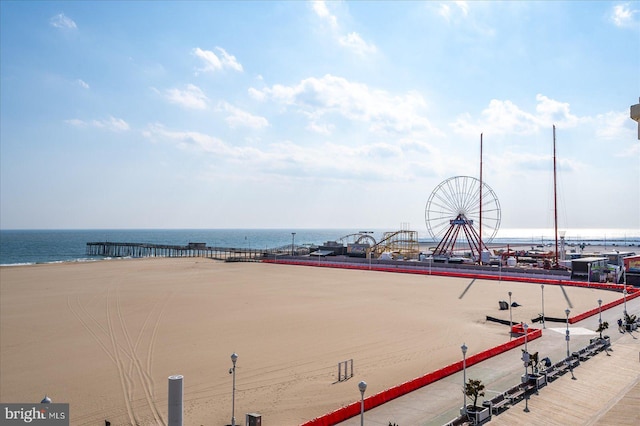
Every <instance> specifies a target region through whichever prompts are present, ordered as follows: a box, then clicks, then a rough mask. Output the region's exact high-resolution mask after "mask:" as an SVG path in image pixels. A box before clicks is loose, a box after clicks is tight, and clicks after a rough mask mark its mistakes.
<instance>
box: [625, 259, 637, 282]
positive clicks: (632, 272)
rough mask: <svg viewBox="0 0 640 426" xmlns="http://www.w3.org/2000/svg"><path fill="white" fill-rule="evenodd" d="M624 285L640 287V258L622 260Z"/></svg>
mask: <svg viewBox="0 0 640 426" xmlns="http://www.w3.org/2000/svg"><path fill="white" fill-rule="evenodd" d="M624 269H625V275H626V283H627V284H631V285H633V286H636V287H640V256H630V257H625V258H624Z"/></svg>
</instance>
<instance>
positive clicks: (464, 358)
mask: <svg viewBox="0 0 640 426" xmlns="http://www.w3.org/2000/svg"><path fill="white" fill-rule="evenodd" d="M460 349H462V414H467V393H466V392H465V390H466V389H465V387H466V386H467V345H465V344H464V343H463V344H462V346H460Z"/></svg>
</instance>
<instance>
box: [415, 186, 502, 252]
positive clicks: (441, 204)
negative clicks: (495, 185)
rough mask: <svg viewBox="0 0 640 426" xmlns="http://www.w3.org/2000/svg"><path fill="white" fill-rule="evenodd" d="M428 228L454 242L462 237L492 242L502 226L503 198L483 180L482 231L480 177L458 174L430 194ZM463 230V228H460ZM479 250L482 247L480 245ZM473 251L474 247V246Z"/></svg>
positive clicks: (470, 240)
mask: <svg viewBox="0 0 640 426" xmlns="http://www.w3.org/2000/svg"><path fill="white" fill-rule="evenodd" d="M424 218H425V223H426V225H427V230H428V231H429V234H431V236H432V237H433V239H434V240H439V241H441V244H442V243H443V242H445V240H448V241H447V242H448V243H447V244H443V245H445V246H449V245H450V246H453V245H454V244H455V240H457V239H461V240H463V241H467V242H469V243H472V242H473V241H474V240H478V239H479V238H478V237H479V236H480V235H482V238H480V239H479V240H480V241H482V243H483V244H484V243H489V242H491V241H492V240H493V239H494V238H495V236H496V234H497V233H498V229H499V228H500V219H501V212H500V202H499V201H498V197H497V196H496V194H495V192H493V190H492V189H491V188H490V187H489V186H488V185H487V184H486V183H483V184H482V234H480V230H479V227H480V181H479V180H478V179H476V178H474V177H470V176H455V177H451V178H449V179H447V180H445V181H443V182H442V183H440V184H439V185H438V186H437V187H436V188H435V189H434V190H433V192H432V193H431V195H430V196H429V200H428V201H427V205H426V207H425V213H424ZM461 230H462V232H460V231H461ZM451 240H453V241H451ZM477 249H478V250H481V249H482V248H480V247H478V248H477ZM472 251H475V250H473V248H472Z"/></svg>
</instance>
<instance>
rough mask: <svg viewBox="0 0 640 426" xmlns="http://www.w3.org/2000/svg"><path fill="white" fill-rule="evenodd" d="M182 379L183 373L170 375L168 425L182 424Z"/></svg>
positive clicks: (176, 425) (180, 425)
mask: <svg viewBox="0 0 640 426" xmlns="http://www.w3.org/2000/svg"><path fill="white" fill-rule="evenodd" d="M182 379H183V377H182V376H181V375H177V376H169V410H168V411H169V423H168V426H182Z"/></svg>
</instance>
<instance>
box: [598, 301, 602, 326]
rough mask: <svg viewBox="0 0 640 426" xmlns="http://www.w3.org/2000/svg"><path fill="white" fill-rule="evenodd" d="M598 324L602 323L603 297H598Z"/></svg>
mask: <svg viewBox="0 0 640 426" xmlns="http://www.w3.org/2000/svg"><path fill="white" fill-rule="evenodd" d="M598 324H600V325H602V299H598Z"/></svg>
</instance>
